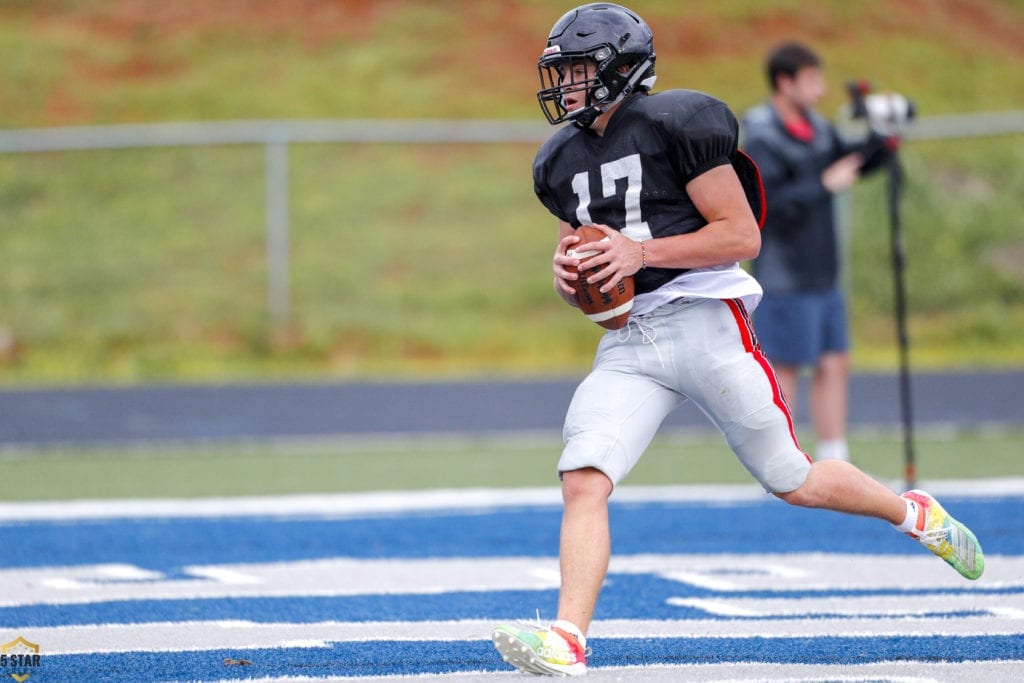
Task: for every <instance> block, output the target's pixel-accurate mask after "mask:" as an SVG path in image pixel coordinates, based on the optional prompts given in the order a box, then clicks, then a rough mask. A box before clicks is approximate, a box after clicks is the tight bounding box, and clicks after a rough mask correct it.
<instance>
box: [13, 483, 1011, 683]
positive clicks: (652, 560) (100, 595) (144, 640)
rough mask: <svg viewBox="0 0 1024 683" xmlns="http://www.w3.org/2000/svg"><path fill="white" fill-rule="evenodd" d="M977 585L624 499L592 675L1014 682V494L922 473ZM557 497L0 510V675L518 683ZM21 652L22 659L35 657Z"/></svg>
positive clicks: (757, 497)
mask: <svg viewBox="0 0 1024 683" xmlns="http://www.w3.org/2000/svg"><path fill="white" fill-rule="evenodd" d="M932 492H933V493H935V494H936V495H938V496H940V498H941V499H942V500H943V503H944V505H945V506H946V507H947V509H948V510H950V511H951V512H952V513H953V514H954V515H956V516H957V517H958V518H960V519H961V520H963V521H964V522H965V523H967V524H968V525H970V526H971V527H972V528H973V529H974V531H975V532H976V534H977V536H978V537H979V539H980V541H981V543H982V545H983V547H984V548H985V550H986V557H987V569H986V573H985V575H984V576H983V577H982V578H981V579H980V580H978V581H976V582H969V581H966V580H964V579H962V578H960V577H959V575H958V574H956V572H955V571H953V570H952V569H950V568H949V567H947V566H946V565H945V564H944V563H943V562H942V561H941V560H938V559H937V558H935V557H933V556H932V555H931V554H929V553H928V552H927V551H925V550H924V549H923V548H921V547H920V546H919V545H917V544H916V543H914V542H912V541H910V540H909V539H907V538H906V537H905V536H902V535H900V534H899V533H897V532H895V531H894V530H893V529H891V528H889V527H888V525H886V524H884V523H881V522H878V521H875V520H868V519H861V518H854V517H847V516H843V515H839V514H836V513H830V512H821V511H809V510H800V509H794V508H790V507H788V506H786V505H784V504H783V503H781V502H779V501H776V500H774V499H772V498H769V497H768V496H766V495H765V494H764V493H763V492H761V491H760V490H759V489H757V488H756V487H753V486H729V487H671V488H669V487H666V488H643V487H637V488H629V487H622V488H621V489H620V490H619V491H617V492H616V494H615V496H614V497H613V501H614V504H613V507H612V528H613V558H612V563H611V567H610V570H609V575H608V580H607V583H606V586H605V588H604V591H603V593H602V596H601V600H600V602H599V604H598V609H597V613H596V617H595V622H594V624H593V626H592V628H591V633H590V636H591V637H590V646H591V647H592V649H593V653H592V656H591V659H590V664H591V673H590V678H593V679H596V680H622V681H631V680H664V681H690V680H692V681H704V680H732V681H747V680H787V681H803V680H842V681H878V680H886V681H934V680H950V681H953V680H956V681H965V680H968V681H969V680H979V681H1001V680H1024V484H1022V483H1021V482H1020V481H1019V480H1001V481H981V482H974V483H970V484H968V483H963V482H961V483H956V482H945V483H936V484H935V485H934V486H933V487H932ZM558 500H559V493H558V490H557V488H554V489H510V490H497V489H495V490H491V489H488V490H480V489H472V490H463V491H427V492H405V493H367V494H350V495H301V496H286V497H268V498H225V499H200V500H190V501H176V500H154V501H109V502H103V501H97V502H69V503H9V504H2V505H0V547H2V548H3V552H2V553H0V563H2V565H3V566H2V568H0V641H2V643H0V644H2V645H3V650H4V652H3V656H0V664H2V665H3V666H0V676H2V677H3V678H5V679H6V678H7V676H8V675H12V676H14V677H15V680H22V681H24V680H26V679H24V678H21V677H24V676H26V675H27V676H28V677H29V678H28V679H27V680H30V681H32V682H33V683H35V682H36V681H81V680H89V681H193V680H202V681H219V680H242V679H246V680H296V681H299V680H338V679H341V680H360V679H364V678H373V679H374V680H389V679H395V678H404V677H416V679H417V680H424V679H426V680H435V679H441V680H452V681H465V680H495V679H499V680H501V679H506V680H507V679H511V680H527V679H528V677H526V676H525V675H522V674H516V673H513V672H512V671H511V670H510V669H509V668H508V666H507V665H505V664H504V663H503V662H502V661H501V658H500V657H499V655H498V654H497V653H496V651H495V650H494V648H493V646H492V644H491V642H490V635H489V634H490V629H491V627H492V626H494V625H497V624H500V623H503V622H516V621H525V620H532V619H534V618H535V616H536V613H537V611H538V610H539V612H540V617H541V618H542V619H545V620H550V619H552V618H553V617H554V611H555V603H556V598H557V587H558V562H557V557H556V551H557V543H558V528H559V521H560V507H559V504H558ZM36 654H38V657H33V655H36Z"/></svg>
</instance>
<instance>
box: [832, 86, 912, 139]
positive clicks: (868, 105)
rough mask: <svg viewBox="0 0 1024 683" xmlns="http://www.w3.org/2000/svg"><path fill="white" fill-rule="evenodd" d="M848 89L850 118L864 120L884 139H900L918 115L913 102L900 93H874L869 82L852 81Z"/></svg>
mask: <svg viewBox="0 0 1024 683" xmlns="http://www.w3.org/2000/svg"><path fill="white" fill-rule="evenodd" d="M846 89H847V91H848V92H849V93H850V118H851V119H864V120H865V121H867V123H868V127H869V128H870V129H871V130H872V131H874V132H875V133H878V134H879V135H881V136H883V137H887V138H889V137H898V136H899V134H900V131H902V130H903V127H904V126H906V124H907V123H908V122H910V121H911V120H913V118H914V116H915V115H916V114H917V111H916V108H915V106H914V102H913V101H912V100H910V99H908V98H907V97H904V96H903V95H900V94H898V93H872V92H871V84H870V83H868V82H867V81H851V82H849V83H847V84H846Z"/></svg>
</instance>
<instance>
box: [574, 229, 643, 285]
mask: <svg viewBox="0 0 1024 683" xmlns="http://www.w3.org/2000/svg"><path fill="white" fill-rule="evenodd" d="M594 227H595V228H597V229H598V230H600V231H601V232H603V233H604V234H605V235H606V236H607V237H608V238H609V239H608V241H603V240H602V241H601V242H597V243H594V244H593V245H592V247H590V246H588V250H589V249H591V248H593V250H594V251H599V252H601V253H600V254H597V255H596V256H593V257H591V258H590V259H588V260H587V266H588V267H593V266H603V267H602V268H601V269H600V270H598V271H597V272H596V273H594V274H593V275H591V276H590V277H589V278H587V282H589V283H591V284H594V283H596V282H603V283H604V284H602V285H601V287H600V291H601V292H610V291H611V290H612V289H613V288H614V287H615V285H617V284H619V282H620V281H621V280H622V278H624V277H626V276H627V275H632V274H634V273H636V272H637V271H638V270H640V268H641V267H642V266H643V256H642V249H641V246H640V243H639V242H637V241H636V240H632V239H630V238H628V237H626V236H625V235H623V234H622V233H621V232H619V231H618V230H613V229H612V228H609V227H608V226H607V225H595V226H594Z"/></svg>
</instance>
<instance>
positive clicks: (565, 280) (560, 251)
mask: <svg viewBox="0 0 1024 683" xmlns="http://www.w3.org/2000/svg"><path fill="white" fill-rule="evenodd" d="M579 241H580V238H579V237H577V236H576V235H566V236H565V237H563V238H562V239H560V240H559V241H558V246H556V247H555V256H554V258H553V259H552V264H551V266H552V270H553V271H554V273H555V291H556V292H557V293H558V296H560V297H562V299H564V300H565V302H566V303H568V304H571V305H573V306H576V305H577V304H576V290H575V289H573V285H572V283H573V282H574V281H576V280H578V279H579V278H580V274H579V271H578V270H577V268H578V266H579V265H580V260H579V259H578V258H576V257H575V256H569V255H568V254H567V253H566V252H567V251H568V250H569V249H571V248H572V247H573V246H574V245H575V244H576V243H577V242H579Z"/></svg>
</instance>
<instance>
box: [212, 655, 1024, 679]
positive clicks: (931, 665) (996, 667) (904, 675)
mask: <svg viewBox="0 0 1024 683" xmlns="http://www.w3.org/2000/svg"><path fill="white" fill-rule="evenodd" d="M495 679H499V680H505V679H509V680H515V681H522V680H523V675H522V674H520V673H517V672H515V671H513V670H512V669H511V668H509V669H508V670H507V671H465V672H460V673H448V674H421V675H407V676H360V677H352V678H349V677H346V678H338V679H324V678H310V677H306V676H292V677H285V678H278V677H275V678H249V679H246V680H248V681H253V682H254V683H260V682H269V681H273V682H274V683H305V682H308V681H317V682H319V683H322V682H323V681H325V680H338V681H344V682H345V683H389V682H392V681H400V682H401V683H410V682H413V683H416V682H418V681H431V682H433V681H448V682H450V683H476V682H482V683H487V682H488V681H493V680H495ZM223 680H224V682H225V683H227V681H228V680H231V681H232V683H233V682H234V681H236V680H237V679H223ZM1019 680H1024V660H1012V661H976V662H917V661H899V662H873V663H871V664H842V665H830V664H766V663H763V662H757V663H728V664H676V665H672V664H657V665H651V666H600V667H591V668H590V669H589V670H588V671H587V681H588V683H589V682H591V681H598V682H599V683H600V682H603V681H615V682H616V683H622V681H643V682H645V683H709V682H712V681H713V682H715V683H821V682H822V681H835V682H836V683H878V682H879V681H884V682H885V683H950V682H952V681H955V682H956V683H992V681H1019Z"/></svg>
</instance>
